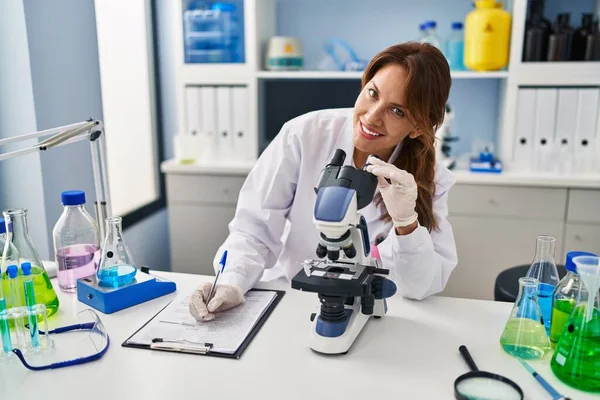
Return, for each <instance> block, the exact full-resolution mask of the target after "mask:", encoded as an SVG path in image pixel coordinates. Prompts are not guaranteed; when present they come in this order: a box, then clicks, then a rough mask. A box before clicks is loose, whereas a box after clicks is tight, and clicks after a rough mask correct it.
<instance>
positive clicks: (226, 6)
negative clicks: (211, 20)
mask: <svg viewBox="0 0 600 400" xmlns="http://www.w3.org/2000/svg"><path fill="white" fill-rule="evenodd" d="M210 9H211V10H219V11H229V12H234V11H235V5H234V4H230V3H215V4H213V5H212V6H210Z"/></svg>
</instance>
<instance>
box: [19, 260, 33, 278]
mask: <svg viewBox="0 0 600 400" xmlns="http://www.w3.org/2000/svg"><path fill="white" fill-rule="evenodd" d="M21 271H23V276H28V275H31V263H29V262H24V263H23V264H21Z"/></svg>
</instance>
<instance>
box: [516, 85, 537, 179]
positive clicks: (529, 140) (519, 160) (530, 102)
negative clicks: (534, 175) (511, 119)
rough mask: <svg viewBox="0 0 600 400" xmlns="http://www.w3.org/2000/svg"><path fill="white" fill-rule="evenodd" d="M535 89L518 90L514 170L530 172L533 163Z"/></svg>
mask: <svg viewBox="0 0 600 400" xmlns="http://www.w3.org/2000/svg"><path fill="white" fill-rule="evenodd" d="M535 98H536V90H535V89H519V94H518V99H517V122H516V125H515V139H516V140H515V143H514V149H513V164H514V168H515V169H519V170H530V169H531V168H532V166H533V165H532V163H533V129H534V124H535V104H536V103H535Z"/></svg>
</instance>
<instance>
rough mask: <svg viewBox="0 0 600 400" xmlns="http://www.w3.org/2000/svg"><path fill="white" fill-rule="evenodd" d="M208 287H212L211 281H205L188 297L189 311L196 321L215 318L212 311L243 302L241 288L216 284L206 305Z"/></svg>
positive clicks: (226, 308) (223, 309)
mask: <svg viewBox="0 0 600 400" xmlns="http://www.w3.org/2000/svg"><path fill="white" fill-rule="evenodd" d="M210 289H212V283H211V282H205V283H203V284H202V285H200V286H199V287H198V289H196V290H195V291H194V294H192V297H191V298H190V304H189V309H190V313H191V314H192V316H193V317H194V318H196V320H198V321H201V322H203V321H210V320H211V319H214V318H215V314H214V313H217V312H220V311H225V310H229V309H230V308H233V307H235V306H237V305H239V304H242V303H243V302H244V293H243V292H242V289H240V288H239V287H237V286H234V285H219V284H217V290H216V291H215V294H214V296H213V298H212V300H211V301H210V303H208V307H207V306H206V300H207V298H208V295H209V293H210Z"/></svg>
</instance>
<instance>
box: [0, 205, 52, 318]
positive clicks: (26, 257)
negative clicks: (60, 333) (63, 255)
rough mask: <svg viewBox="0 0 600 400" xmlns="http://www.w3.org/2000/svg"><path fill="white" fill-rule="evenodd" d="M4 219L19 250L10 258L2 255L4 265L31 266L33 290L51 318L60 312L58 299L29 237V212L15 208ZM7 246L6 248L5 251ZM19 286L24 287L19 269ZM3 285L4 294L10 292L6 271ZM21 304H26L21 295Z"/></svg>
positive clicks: (8, 304)
mask: <svg viewBox="0 0 600 400" xmlns="http://www.w3.org/2000/svg"><path fill="white" fill-rule="evenodd" d="M3 214H4V219H5V223H6V226H11V227H12V232H9V235H8V238H9V239H10V241H11V242H12V244H13V245H14V247H15V248H16V250H17V254H13V255H12V256H10V255H9V254H4V252H3V255H2V260H3V261H2V263H3V264H6V265H11V264H14V265H17V266H20V265H21V264H22V263H24V262H28V263H30V264H31V275H32V277H33V290H34V293H35V298H36V301H37V302H38V303H42V304H44V305H45V306H46V311H47V316H48V317H51V316H52V315H54V314H56V311H58V304H59V303H58V297H56V292H55V291H54V288H53V287H52V283H51V282H50V278H49V277H48V273H47V272H46V270H45V269H44V266H43V264H42V262H41V260H40V256H38V253H37V251H36V250H35V247H34V246H33V241H32V240H31V237H30V236H29V229H28V227H27V210H26V209H24V208H13V209H9V210H6V211H4V213H3ZM6 248H7V246H5V249H6ZM18 273H19V276H18V278H17V279H19V284H20V285H22V271H21V269H20V268H19V272H18ZM2 285H3V289H4V293H8V292H9V290H10V289H9V282H8V276H7V275H6V271H2ZM21 292H22V291H21ZM20 303H21V304H25V297H24V294H23V293H21V301H20ZM7 307H12V303H11V302H10V300H9V299H8V298H7Z"/></svg>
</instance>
